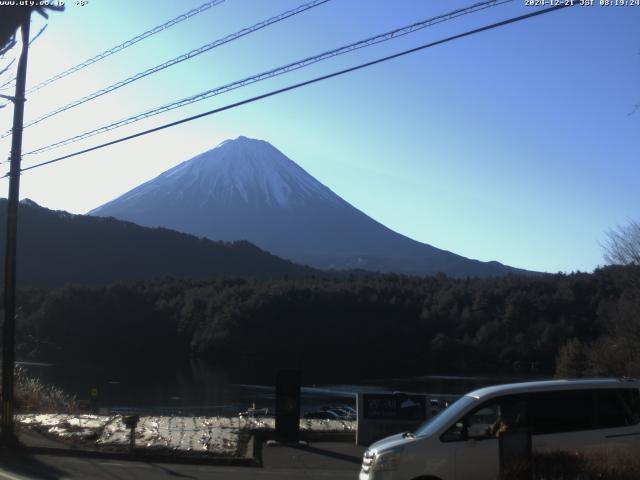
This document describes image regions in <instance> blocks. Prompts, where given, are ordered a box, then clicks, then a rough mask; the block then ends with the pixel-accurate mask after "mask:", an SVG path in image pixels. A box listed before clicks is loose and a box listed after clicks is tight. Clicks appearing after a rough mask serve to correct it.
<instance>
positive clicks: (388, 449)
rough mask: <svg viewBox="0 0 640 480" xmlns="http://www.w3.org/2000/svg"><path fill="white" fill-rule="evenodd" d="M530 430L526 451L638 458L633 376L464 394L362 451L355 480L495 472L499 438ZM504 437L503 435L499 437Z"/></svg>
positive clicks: (639, 385)
mask: <svg viewBox="0 0 640 480" xmlns="http://www.w3.org/2000/svg"><path fill="white" fill-rule="evenodd" d="M508 431H511V432H525V435H527V436H528V435H529V434H530V435H531V437H530V438H531V445H532V450H533V451H534V452H541V453H544V452H556V451H565V452H571V453H574V454H575V453H589V452H594V451H595V452H598V453H599V455H601V458H602V456H603V455H604V457H605V460H604V461H609V460H611V461H613V458H614V457H615V458H620V455H627V456H631V457H635V458H637V457H638V456H640V381H637V380H627V379H596V380H552V381H541V382H527V383H517V384H510V385H498V386H492V387H487V388H482V389H479V390H475V391H473V392H470V393H468V394H466V395H464V396H463V397H461V398H460V399H458V400H457V401H456V402H454V403H453V404H451V405H450V406H449V407H448V408H446V409H445V410H443V411H442V412H441V413H440V414H439V415H437V416H436V417H433V418H431V419H430V420H429V421H427V422H425V423H424V424H423V425H422V426H421V427H420V428H418V430H416V431H415V432H414V433H404V434H398V435H393V436H391V437H387V438H385V439H382V440H380V441H378V442H376V443H374V444H373V445H371V446H370V447H369V448H368V449H367V451H366V452H365V453H364V458H363V463H362V469H361V471H360V477H359V478H360V480H381V479H383V480H390V479H393V480H396V479H402V480H414V479H421V480H422V479H425V478H428V479H429V480H483V479H495V478H498V477H499V470H500V467H499V438H500V436H501V435H503V434H504V433H505V432H508ZM505 438H506V437H505Z"/></svg>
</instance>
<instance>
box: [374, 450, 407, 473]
mask: <svg viewBox="0 0 640 480" xmlns="http://www.w3.org/2000/svg"><path fill="white" fill-rule="evenodd" d="M402 450H403V447H397V448H391V449H389V450H383V451H382V452H378V453H377V454H376V456H375V458H374V460H373V464H372V465H371V469H372V470H373V471H375V472H392V471H395V470H397V469H398V467H399V466H400V456H401V455H402Z"/></svg>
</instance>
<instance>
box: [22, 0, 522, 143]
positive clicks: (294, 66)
mask: <svg viewBox="0 0 640 480" xmlns="http://www.w3.org/2000/svg"><path fill="white" fill-rule="evenodd" d="M511 1H513V0H489V1H484V2H480V3H476V4H474V5H471V6H469V7H466V8H462V9H458V10H454V11H452V12H449V13H446V14H443V15H439V16H436V17H432V18H429V19H427V20H422V21H420V22H416V23H414V24H411V25H408V26H405V27H401V28H397V29H395V30H391V31H389V32H386V33H382V34H379V35H376V36H374V37H370V38H367V39H365V40H360V41H358V42H355V43H351V44H349V45H346V46H343V47H339V48H336V49H333V50H329V51H326V52H323V53H320V54H318V55H314V56H312V57H307V58H304V59H302V60H298V61H295V62H292V63H289V64H286V65H283V66H280V67H277V68H274V69H271V70H268V71H265V72H262V73H259V74H257V75H253V76H251V77H247V78H244V79H242V80H237V81H234V82H232V83H228V84H226V85H222V86H220V87H215V88H212V89H209V90H206V91H204V92H201V93H198V94H196V95H192V96H190V97H186V98H183V99H180V100H177V101H174V102H171V103H168V104H165V105H162V106H160V107H156V108H153V109H151V110H147V111H145V112H142V113H138V114H136V115H132V116H130V117H127V118H125V119H122V120H118V121H116V122H113V123H111V124H108V125H105V126H102V127H100V128H96V129H93V130H89V131H87V132H84V133H81V134H79V135H75V136H73V137H69V138H67V139H64V140H60V141H58V142H55V143H52V144H50V145H46V146H43V147H39V148H37V149H35V150H31V151H29V152H27V153H25V155H33V154H37V153H42V152H45V151H48V150H52V149H54V148H60V147H63V146H65V145H69V144H71V143H75V142H78V141H80V140H84V139H86V138H90V137H93V136H95V135H99V134H101V133H105V132H108V131H111V130H114V129H116V128H120V127H123V126H125V125H129V124H131V123H135V122H138V121H140V120H143V119H146V118H149V117H152V116H154V115H158V114H160V113H164V112H168V111H170V110H175V109H176V108H180V107H184V106H186V105H190V104H192V103H195V102H199V101H202V100H205V99H207V98H211V97H214V96H217V95H221V94H223V93H226V92H229V91H231V90H235V89H237V88H241V87H244V86H246V85H250V84H252V83H256V82H260V81H262V80H266V79H268V78H273V77H275V76H278V75H282V74H285V73H288V72H291V71H294V70H298V69H300V68H303V67H306V66H308V65H311V64H314V63H317V62H320V61H322V60H326V59H328V58H332V57H336V56H338V55H343V54H345V53H349V52H352V51H354V50H358V49H360V48H364V47H368V46H371V45H375V44H377V43H381V42H385V41H388V40H391V39H393V38H397V37H401V36H403V35H407V34H409V33H413V32H415V31H417V30H421V29H423V28H426V27H429V26H432V25H435V24H438V23H441V22H445V21H448V20H452V19H454V18H457V17H460V16H463V15H468V14H470V13H473V12H476V11H479V10H484V9H486V8H490V7H495V6H497V5H501V4H503V3H507V2H511Z"/></svg>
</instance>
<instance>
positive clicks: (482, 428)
mask: <svg viewBox="0 0 640 480" xmlns="http://www.w3.org/2000/svg"><path fill="white" fill-rule="evenodd" d="M526 421H527V420H526V402H525V399H524V397H523V396H522V395H511V396H505V397H499V398H496V399H491V400H487V401H486V402H485V403H483V404H481V405H480V406H478V407H477V408H475V409H474V410H472V411H471V412H470V413H468V414H467V415H465V416H464V417H463V418H461V419H459V420H458V422H456V424H455V425H453V426H452V427H451V429H450V431H449V432H447V433H446V434H445V435H443V437H442V439H443V441H447V439H449V441H454V442H455V471H456V476H455V478H456V480H478V479H490V480H493V479H496V478H498V476H499V473H500V446H499V441H498V438H499V436H500V435H501V434H502V433H503V432H505V431H513V429H517V428H519V427H521V426H522V425H524V424H526Z"/></svg>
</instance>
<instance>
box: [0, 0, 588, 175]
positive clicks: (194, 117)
mask: <svg viewBox="0 0 640 480" xmlns="http://www.w3.org/2000/svg"><path fill="white" fill-rule="evenodd" d="M574 5H577V4H574ZM571 6H573V5H572V4H570V3H567V4H561V5H557V6H553V7H549V8H546V9H543V10H537V11H535V12H531V13H527V14H525V15H520V16H518V17H512V18H509V19H507V20H503V21H501V22H497V23H492V24H490V25H485V26H484V27H480V28H476V29H474V30H469V31H466V32H464V33H459V34H457V35H453V36H450V37H447V38H444V39H441V40H437V41H435V42H431V43H426V44H424V45H420V46H418V47H414V48H411V49H409V50H404V51H402V52H399V53H395V54H393V55H388V56H386V57H382V58H378V59H376V60H372V61H370V62H366V63H361V64H359V65H356V66H354V67H350V68H346V69H344V70H339V71H337V72H333V73H329V74H327V75H322V76H320V77H315V78H313V79H311V80H306V81H304V82H300V83H296V84H294V85H289V86H288V87H284V88H280V89H277V90H272V91H270V92H267V93H264V94H262V95H258V96H255V97H251V98H248V99H245V100H241V101H239V102H235V103H232V104H229V105H225V106H224V107H219V108H216V109H213V110H209V111H207V112H203V113H199V114H197V115H192V116H190V117H186V118H183V119H181V120H177V121H175V122H170V123H166V124H164V125H160V126H158V127H155V128H151V129H149V130H144V131H142V132H138V133H134V134H132V135H127V136H125V137H121V138H118V139H116V140H112V141H110V142H106V143H102V144H100V145H96V146H94V147H90V148H85V149H83V150H80V151H77V152H74V153H70V154H67V155H63V156H61V157H58V158H54V159H52V160H48V161H46V162H41V163H38V164H35V165H31V166H29V167H27V168H23V169H21V170H20V171H21V172H25V171H27V170H32V169H34V168H38V167H42V166H45V165H50V164H52V163H56V162H60V161H62V160H66V159H68V158H71V157H75V156H78V155H82V154H84V153H88V152H92V151H95V150H99V149H102V148H105V147H109V146H111V145H115V144H117V143H122V142H125V141H127V140H131V139H134V138H137V137H142V136H144V135H148V134H150V133H154V132H158V131H160V130H164V129H166V128H170V127H175V126H177V125H181V124H183V123H187V122H191V121H193V120H197V119H199V118H203V117H206V116H209V115H213V114H216V113H220V112H223V111H225V110H230V109H233V108H236V107H240V106H242V105H246V104H249V103H253V102H256V101H258V100H263V99H265V98H269V97H273V96H275V95H279V94H282V93H285V92H288V91H291V90H296V89H298V88H301V87H305V86H307V85H311V84H314V83H318V82H321V81H323V80H328V79H330V78H334V77H338V76H342V75H345V74H347V73H351V72H355V71H357V70H361V69H363V68H367V67H371V66H373V65H377V64H380V63H383V62H386V61H389V60H393V59H395V58H399V57H403V56H405V55H408V54H411V53H415V52H418V51H421V50H425V49H427V48H431V47H435V46H437V45H441V44H443V43H448V42H451V41H453V40H458V39H460V38H464V37H468V36H470V35H474V34H477V33H481V32H484V31H487V30H492V29H494V28H499V27H503V26H505V25H509V24H511V23H515V22H519V21H522V20H526V19H529V18H533V17H536V16H538V15H543V14H546V13H549V12H553V11H556V10H560V9H563V8H567V7H571ZM7 176H8V174H6V175H5V176H4V177H0V178H5V177H7Z"/></svg>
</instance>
